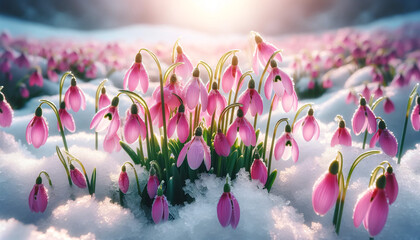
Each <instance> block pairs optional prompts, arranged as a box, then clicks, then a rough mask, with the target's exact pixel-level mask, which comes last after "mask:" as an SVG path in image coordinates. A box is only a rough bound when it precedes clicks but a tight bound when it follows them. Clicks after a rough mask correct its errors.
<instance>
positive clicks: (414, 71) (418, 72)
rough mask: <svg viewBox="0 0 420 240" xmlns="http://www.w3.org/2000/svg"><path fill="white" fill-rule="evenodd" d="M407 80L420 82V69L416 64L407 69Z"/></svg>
mask: <svg viewBox="0 0 420 240" xmlns="http://www.w3.org/2000/svg"><path fill="white" fill-rule="evenodd" d="M405 78H406V79H407V81H408V82H409V81H410V80H415V81H420V69H419V67H418V66H417V64H416V63H413V64H412V66H411V67H410V68H407V70H406V72H405Z"/></svg>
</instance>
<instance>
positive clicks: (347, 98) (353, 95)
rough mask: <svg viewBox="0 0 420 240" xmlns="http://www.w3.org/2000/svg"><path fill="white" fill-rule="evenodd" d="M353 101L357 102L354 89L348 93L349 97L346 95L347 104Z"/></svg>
mask: <svg viewBox="0 0 420 240" xmlns="http://www.w3.org/2000/svg"><path fill="white" fill-rule="evenodd" d="M352 102H353V103H354V104H357V96H356V94H355V93H354V91H353V90H350V91H349V94H347V97H346V104H350V103H352Z"/></svg>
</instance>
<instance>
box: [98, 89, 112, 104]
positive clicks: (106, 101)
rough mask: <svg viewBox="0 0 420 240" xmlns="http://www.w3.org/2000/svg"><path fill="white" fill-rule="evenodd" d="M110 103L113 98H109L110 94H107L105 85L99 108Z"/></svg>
mask: <svg viewBox="0 0 420 240" xmlns="http://www.w3.org/2000/svg"><path fill="white" fill-rule="evenodd" d="M109 104H111V100H109V97H108V95H106V89H105V87H103V88H102V89H101V95H100V96H99V100H98V107H99V109H102V108H104V107H106V106H108V105H109Z"/></svg>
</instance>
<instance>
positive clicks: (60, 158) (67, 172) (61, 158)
mask: <svg viewBox="0 0 420 240" xmlns="http://www.w3.org/2000/svg"><path fill="white" fill-rule="evenodd" d="M55 150H56V151H57V156H58V159H59V160H60V162H61V164H63V167H64V169H65V170H66V174H67V179H68V181H69V185H70V187H71V186H73V182H72V181H71V177H70V172H69V168H68V166H67V163H66V160H65V158H64V156H63V154H62V153H61V150H60V148H59V147H58V146H55Z"/></svg>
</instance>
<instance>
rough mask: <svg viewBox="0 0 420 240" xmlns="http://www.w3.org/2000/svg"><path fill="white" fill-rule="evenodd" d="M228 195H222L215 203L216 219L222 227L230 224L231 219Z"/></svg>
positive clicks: (230, 205)
mask: <svg viewBox="0 0 420 240" xmlns="http://www.w3.org/2000/svg"><path fill="white" fill-rule="evenodd" d="M228 194H229V193H223V194H222V196H221V197H220V199H219V202H218V203H217V218H218V219H219V222H220V225H222V226H223V227H226V226H228V225H229V224H230V222H231V217H232V204H231V201H230V199H229V195H228ZM238 221H239V220H238Z"/></svg>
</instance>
